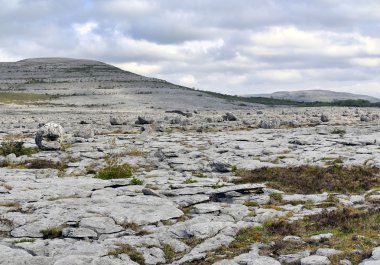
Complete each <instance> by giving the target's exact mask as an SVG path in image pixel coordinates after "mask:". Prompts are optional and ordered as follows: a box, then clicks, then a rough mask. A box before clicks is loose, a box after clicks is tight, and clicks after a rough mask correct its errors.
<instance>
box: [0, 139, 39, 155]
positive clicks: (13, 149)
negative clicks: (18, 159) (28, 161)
mask: <svg viewBox="0 0 380 265" xmlns="http://www.w3.org/2000/svg"><path fill="white" fill-rule="evenodd" d="M34 153H37V148H28V147H24V142H20V141H13V140H6V141H4V142H2V143H1V146H0V155H2V156H7V155H9V154H15V155H16V156H22V155H27V156H30V155H32V154H34Z"/></svg>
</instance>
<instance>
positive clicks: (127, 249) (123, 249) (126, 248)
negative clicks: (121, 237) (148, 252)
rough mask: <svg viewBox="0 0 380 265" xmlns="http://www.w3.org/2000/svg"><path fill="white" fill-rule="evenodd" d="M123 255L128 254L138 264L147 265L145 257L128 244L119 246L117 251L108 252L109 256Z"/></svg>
mask: <svg viewBox="0 0 380 265" xmlns="http://www.w3.org/2000/svg"><path fill="white" fill-rule="evenodd" d="M121 254H127V255H128V256H129V258H130V259H131V260H133V261H134V262H137V263H138V264H140V265H144V264H145V259H144V256H143V255H142V254H141V253H140V252H138V251H137V250H136V249H135V248H133V247H131V246H130V245H127V244H119V245H118V248H117V249H115V250H112V251H110V252H108V255H109V256H118V255H121Z"/></svg>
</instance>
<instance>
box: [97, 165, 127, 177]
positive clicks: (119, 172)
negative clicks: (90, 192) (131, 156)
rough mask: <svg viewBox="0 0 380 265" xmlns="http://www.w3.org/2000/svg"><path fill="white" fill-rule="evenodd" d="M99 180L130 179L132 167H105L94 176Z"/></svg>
mask: <svg viewBox="0 0 380 265" xmlns="http://www.w3.org/2000/svg"><path fill="white" fill-rule="evenodd" d="M96 177H97V178H99V179H104V180H107V179H122V178H130V177H132V167H131V166H130V165H129V164H122V165H107V166H106V167H104V168H102V169H101V170H99V171H98V173H97V174H96Z"/></svg>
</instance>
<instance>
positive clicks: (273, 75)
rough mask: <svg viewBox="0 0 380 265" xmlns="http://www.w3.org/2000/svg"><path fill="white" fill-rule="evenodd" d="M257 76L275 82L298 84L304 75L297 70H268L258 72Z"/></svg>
mask: <svg viewBox="0 0 380 265" xmlns="http://www.w3.org/2000/svg"><path fill="white" fill-rule="evenodd" d="M256 76H257V77H259V78H262V79H266V80H271V81H275V82H298V81H300V80H301V79H302V75H301V73H300V72H299V71H297V70H266V71H258V72H256Z"/></svg>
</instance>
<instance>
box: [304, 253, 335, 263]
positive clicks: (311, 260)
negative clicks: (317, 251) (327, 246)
mask: <svg viewBox="0 0 380 265" xmlns="http://www.w3.org/2000/svg"><path fill="white" fill-rule="evenodd" d="M330 264H331V262H330V260H329V259H328V258H327V257H325V256H317V255H312V256H309V257H306V258H302V259H301V265H330Z"/></svg>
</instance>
